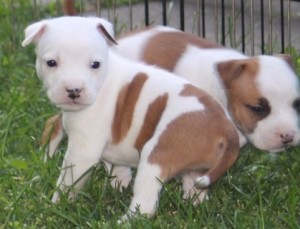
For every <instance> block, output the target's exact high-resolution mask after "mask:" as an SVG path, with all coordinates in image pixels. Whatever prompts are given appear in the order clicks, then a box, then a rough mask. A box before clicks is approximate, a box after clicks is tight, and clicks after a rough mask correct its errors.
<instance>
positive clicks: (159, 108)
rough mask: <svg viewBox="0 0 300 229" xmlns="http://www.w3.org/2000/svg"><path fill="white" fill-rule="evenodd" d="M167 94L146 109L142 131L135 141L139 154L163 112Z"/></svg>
mask: <svg viewBox="0 0 300 229" xmlns="http://www.w3.org/2000/svg"><path fill="white" fill-rule="evenodd" d="M167 101H168V94H167V93H166V94H164V95H162V96H159V97H157V98H156V99H155V100H154V101H153V102H152V103H151V104H150V105H149V107H148V110H147V113H146V116H145V119H144V123H143V126H142V129H141V131H140V133H139V135H138V137H137V139H136V141H135V147H136V149H137V150H138V151H139V152H141V150H142V148H143V146H144V145H145V143H146V142H147V141H148V140H149V139H150V138H151V137H152V136H153V133H154V131H155V129H156V126H157V124H158V122H159V120H160V118H161V115H162V113H163V112H164V110H165V108H166V105H167Z"/></svg>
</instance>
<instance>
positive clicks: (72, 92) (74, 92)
mask: <svg viewBox="0 0 300 229" xmlns="http://www.w3.org/2000/svg"><path fill="white" fill-rule="evenodd" d="M81 91H82V89H81V88H74V89H68V88H66V92H67V93H68V97H69V98H70V99H73V100H74V99H77V98H79V97H80V93H81Z"/></svg>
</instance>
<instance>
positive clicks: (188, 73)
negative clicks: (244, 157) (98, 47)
mask: <svg viewBox="0 0 300 229" xmlns="http://www.w3.org/2000/svg"><path fill="white" fill-rule="evenodd" d="M118 44H119V45H118V46H116V47H115V48H116V49H117V50H118V52H120V53H121V54H122V55H124V56H126V57H128V58H130V59H133V60H140V61H144V62H146V63H148V64H152V65H156V66H159V67H162V68H164V69H167V70H169V71H171V72H174V73H175V74H176V75H178V76H180V77H183V78H185V79H187V80H189V81H190V82H192V83H194V84H195V85H196V86H198V87H199V88H201V89H203V90H204V91H206V92H208V93H209V94H210V95H212V96H213V97H214V98H215V99H216V100H217V101H218V102H219V103H220V104H221V105H222V106H223V107H224V108H225V109H227V110H228V111H229V113H230V115H231V118H232V119H233V121H234V123H235V125H236V127H237V128H238V129H239V131H240V144H241V146H243V145H244V143H245V142H246V139H247V140H249V141H250V142H251V143H252V144H253V145H254V146H255V147H257V148H259V149H261V150H266V151H269V152H279V151H282V150H285V149H286V148H287V147H290V146H295V145H298V144H299V140H300V128H299V112H300V90H299V80H298V77H297V76H296V74H295V72H294V71H293V69H292V67H291V63H290V62H291V60H290V59H289V57H288V56H287V55H282V56H266V55H261V56H256V57H247V56H245V55H244V54H241V53H239V52H237V51H235V50H232V49H227V48H224V47H222V46H220V45H217V44H215V43H213V42H210V41H208V40H205V39H202V38H200V37H196V36H193V35H191V34H188V33H184V32H181V31H178V30H176V29H173V28H170V27H163V26H157V27H153V28H150V29H147V30H144V31H139V32H134V33H132V34H129V35H126V36H125V37H123V38H121V39H119V40H118Z"/></svg>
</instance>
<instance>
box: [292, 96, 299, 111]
mask: <svg viewBox="0 0 300 229" xmlns="http://www.w3.org/2000/svg"><path fill="white" fill-rule="evenodd" d="M293 107H294V109H295V110H296V111H297V113H299V114H300V98H299V99H296V100H295V101H294V102H293Z"/></svg>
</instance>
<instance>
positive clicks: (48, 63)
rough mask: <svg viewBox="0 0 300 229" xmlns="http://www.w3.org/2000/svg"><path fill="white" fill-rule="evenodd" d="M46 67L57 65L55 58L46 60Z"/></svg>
mask: <svg viewBox="0 0 300 229" xmlns="http://www.w3.org/2000/svg"><path fill="white" fill-rule="evenodd" d="M46 63H47V65H48V67H50V68H53V67H56V66H57V63H56V61H55V60H48V61H47V62H46Z"/></svg>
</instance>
